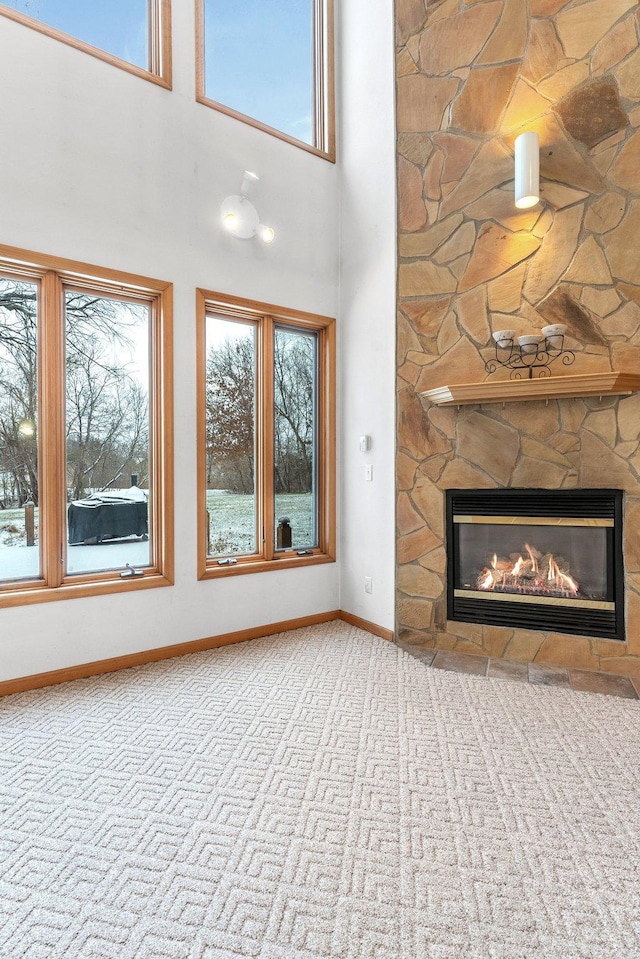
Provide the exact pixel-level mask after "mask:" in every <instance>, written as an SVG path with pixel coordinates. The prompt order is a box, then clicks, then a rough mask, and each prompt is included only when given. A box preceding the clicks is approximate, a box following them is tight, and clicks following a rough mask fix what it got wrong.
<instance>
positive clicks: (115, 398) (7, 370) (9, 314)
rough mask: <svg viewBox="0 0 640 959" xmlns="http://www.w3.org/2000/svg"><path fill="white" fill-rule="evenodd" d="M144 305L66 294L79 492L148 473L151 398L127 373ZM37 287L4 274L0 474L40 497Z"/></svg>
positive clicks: (73, 462)
mask: <svg viewBox="0 0 640 959" xmlns="http://www.w3.org/2000/svg"><path fill="white" fill-rule="evenodd" d="M144 310H145V307H143V306H138V305H136V304H127V303H123V302H121V301H118V300H115V299H110V298H108V297H104V296H97V295H93V294H88V293H82V292H74V291H70V292H67V293H66V298H65V324H66V393H67V465H68V472H69V485H70V487H71V490H72V495H73V496H74V498H80V497H82V496H83V495H84V494H85V492H86V489H87V488H95V487H105V486H107V485H109V483H111V482H115V481H116V480H117V479H118V478H119V477H120V475H121V474H122V473H123V472H126V471H127V468H128V467H132V466H135V469H132V470H131V471H132V472H138V473H141V472H146V469H147V466H146V461H147V449H148V426H147V423H148V410H147V399H146V396H145V395H144V391H143V390H142V388H141V386H140V384H139V383H138V382H137V381H136V380H135V378H134V376H133V375H132V374H131V373H130V371H129V368H128V367H129V359H130V356H131V351H132V347H133V341H132V333H133V330H134V328H135V327H136V326H138V325H139V323H140V321H141V319H142V317H143V311H144ZM37 319H38V303H37V287H36V285H35V284H32V283H29V282H26V281H25V282H22V281H17V280H13V279H9V278H5V279H0V473H2V474H3V485H4V487H5V488H6V487H7V485H8V483H7V477H9V478H10V485H11V486H12V488H13V494H14V496H15V498H16V499H17V500H18V502H19V503H24V502H25V501H26V500H27V499H32V500H33V501H34V502H35V503H37V502H38V498H39V488H38V461H37V450H38V443H37V427H38V416H37V397H38V381H37V369H38V322H37Z"/></svg>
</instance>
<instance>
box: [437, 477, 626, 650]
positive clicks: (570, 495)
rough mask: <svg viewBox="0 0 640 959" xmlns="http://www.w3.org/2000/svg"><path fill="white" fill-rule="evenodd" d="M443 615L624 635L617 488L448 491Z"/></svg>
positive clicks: (562, 630) (469, 620)
mask: <svg viewBox="0 0 640 959" xmlns="http://www.w3.org/2000/svg"><path fill="white" fill-rule="evenodd" d="M446 504H447V507H446V508H447V523H446V537H445V545H446V551H447V619H449V620H457V621H459V622H466V623H488V624H494V625H496V626H508V627H509V626H511V627H524V628H528V629H551V630H554V631H557V632H560V633H570V634H572V633H576V634H583V635H585V636H599V637H602V638H607V639H617V640H623V639H624V603H623V584H624V570H623V555H622V492H621V491H619V490H561V491H553V492H552V491H549V490H529V489H519V490H448V491H447V494H446Z"/></svg>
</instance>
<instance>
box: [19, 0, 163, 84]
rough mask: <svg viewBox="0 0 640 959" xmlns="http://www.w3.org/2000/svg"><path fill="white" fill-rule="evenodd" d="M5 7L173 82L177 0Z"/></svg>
mask: <svg viewBox="0 0 640 959" xmlns="http://www.w3.org/2000/svg"><path fill="white" fill-rule="evenodd" d="M0 13H1V14H2V15H3V16H5V17H10V18H11V19H13V20H17V21H18V22H19V23H24V24H26V25H27V26H29V27H33V28H34V29H35V30H39V31H40V32H41V33H46V34H47V36H50V37H54V38H56V39H57V40H62V41H63V42H64V43H68V44H70V45H71V46H73V47H76V48H77V49H79V50H85V51H86V52H87V53H91V54H92V55H93V56H96V57H99V58H100V59H101V60H106V61H107V62H108V63H113V64H114V65H115V66H119V67H122V68H123V69H125V70H128V71H129V72H130V73H135V74H137V75H138V76H142V77H145V78H146V79H149V80H153V81H154V82H155V83H159V84H161V85H162V86H165V87H169V88H170V87H171V23H170V20H171V0H85V2H79V0H62V2H61V0H3V2H2V3H0Z"/></svg>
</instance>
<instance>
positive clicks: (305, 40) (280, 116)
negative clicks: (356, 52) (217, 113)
mask: <svg viewBox="0 0 640 959" xmlns="http://www.w3.org/2000/svg"><path fill="white" fill-rule="evenodd" d="M312 27H313V2H312V0H240V2H238V0H205V91H206V95H207V96H208V97H210V98H211V99H213V100H218V101H219V102H220V103H224V104H225V105H226V106H229V107H232V108H233V109H234V110H238V111H239V112H240V113H244V114H246V115H247V116H251V117H253V118H254V119H256V120H260V121H261V122H263V123H266V124H268V125H269V126H272V127H275V128H276V129H277V130H281V131H282V132H284V133H288V134H290V135H291V136H294V137H296V138H297V139H299V140H303V141H304V142H306V143H311V142H312V127H313V123H312V116H313V56H312V53H313V29H312Z"/></svg>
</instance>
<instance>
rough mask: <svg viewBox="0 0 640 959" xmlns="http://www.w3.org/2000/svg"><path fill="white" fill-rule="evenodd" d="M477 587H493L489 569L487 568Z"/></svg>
mask: <svg viewBox="0 0 640 959" xmlns="http://www.w3.org/2000/svg"><path fill="white" fill-rule="evenodd" d="M479 588H480V589H493V576H492V575H491V572H490V571H489V570H487V575H486V576H485V578H484V579H483V580H482V582H481V583H479Z"/></svg>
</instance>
